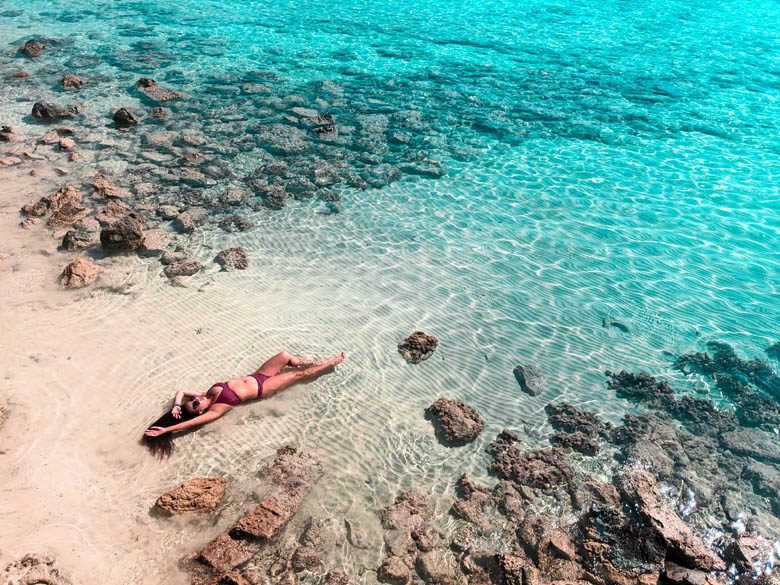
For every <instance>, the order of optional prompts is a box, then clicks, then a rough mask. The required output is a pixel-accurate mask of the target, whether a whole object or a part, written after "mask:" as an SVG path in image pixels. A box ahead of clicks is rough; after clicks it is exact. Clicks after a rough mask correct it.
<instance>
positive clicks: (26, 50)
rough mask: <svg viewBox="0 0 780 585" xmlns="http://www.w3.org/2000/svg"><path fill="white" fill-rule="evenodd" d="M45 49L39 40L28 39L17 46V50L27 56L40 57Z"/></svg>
mask: <svg viewBox="0 0 780 585" xmlns="http://www.w3.org/2000/svg"><path fill="white" fill-rule="evenodd" d="M46 49H47V46H46V45H45V44H44V43H42V42H41V41H36V40H35V39H30V40H29V41H27V42H26V43H24V44H23V45H22V46H21V47H19V52H20V53H21V54H22V55H26V56H27V57H40V56H41V55H42V54H43V52H44V51H45V50H46Z"/></svg>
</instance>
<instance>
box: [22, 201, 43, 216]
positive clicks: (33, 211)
mask: <svg viewBox="0 0 780 585" xmlns="http://www.w3.org/2000/svg"><path fill="white" fill-rule="evenodd" d="M48 211H49V206H48V205H47V204H46V201H44V200H43V199H39V200H38V201H30V202H29V203H28V204H27V205H25V206H24V207H22V213H24V214H25V215H27V216H30V217H43V216H44V215H46V214H47V213H48Z"/></svg>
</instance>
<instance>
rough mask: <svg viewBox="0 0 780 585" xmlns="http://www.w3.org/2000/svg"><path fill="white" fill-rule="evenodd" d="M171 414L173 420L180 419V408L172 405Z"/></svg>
mask: <svg viewBox="0 0 780 585" xmlns="http://www.w3.org/2000/svg"><path fill="white" fill-rule="evenodd" d="M171 414H172V415H173V418H181V406H179V405H178V404H174V405H173V408H172V409H171Z"/></svg>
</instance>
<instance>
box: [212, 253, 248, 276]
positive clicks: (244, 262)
mask: <svg viewBox="0 0 780 585" xmlns="http://www.w3.org/2000/svg"><path fill="white" fill-rule="evenodd" d="M214 260H215V261H216V262H217V263H218V264H219V265H220V266H222V270H227V271H231V270H246V268H247V266H249V259H248V258H247V255H246V252H245V251H244V249H243V248H240V247H239V248H228V249H227V250H222V251H221V252H220V253H219V254H217V257H216V258H215V259H214Z"/></svg>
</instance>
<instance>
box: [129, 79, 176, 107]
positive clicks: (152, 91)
mask: <svg viewBox="0 0 780 585" xmlns="http://www.w3.org/2000/svg"><path fill="white" fill-rule="evenodd" d="M135 87H136V88H137V89H138V91H140V92H141V93H143V94H144V95H146V97H148V98H149V99H151V100H153V101H155V102H168V101H171V100H177V99H181V98H182V97H184V94H182V93H181V92H180V91H175V90H170V89H165V88H164V87H162V86H160V85H159V84H158V83H157V82H156V81H155V80H154V79H152V78H151V77H142V78H141V79H139V80H138V81H137V82H136V83H135Z"/></svg>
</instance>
